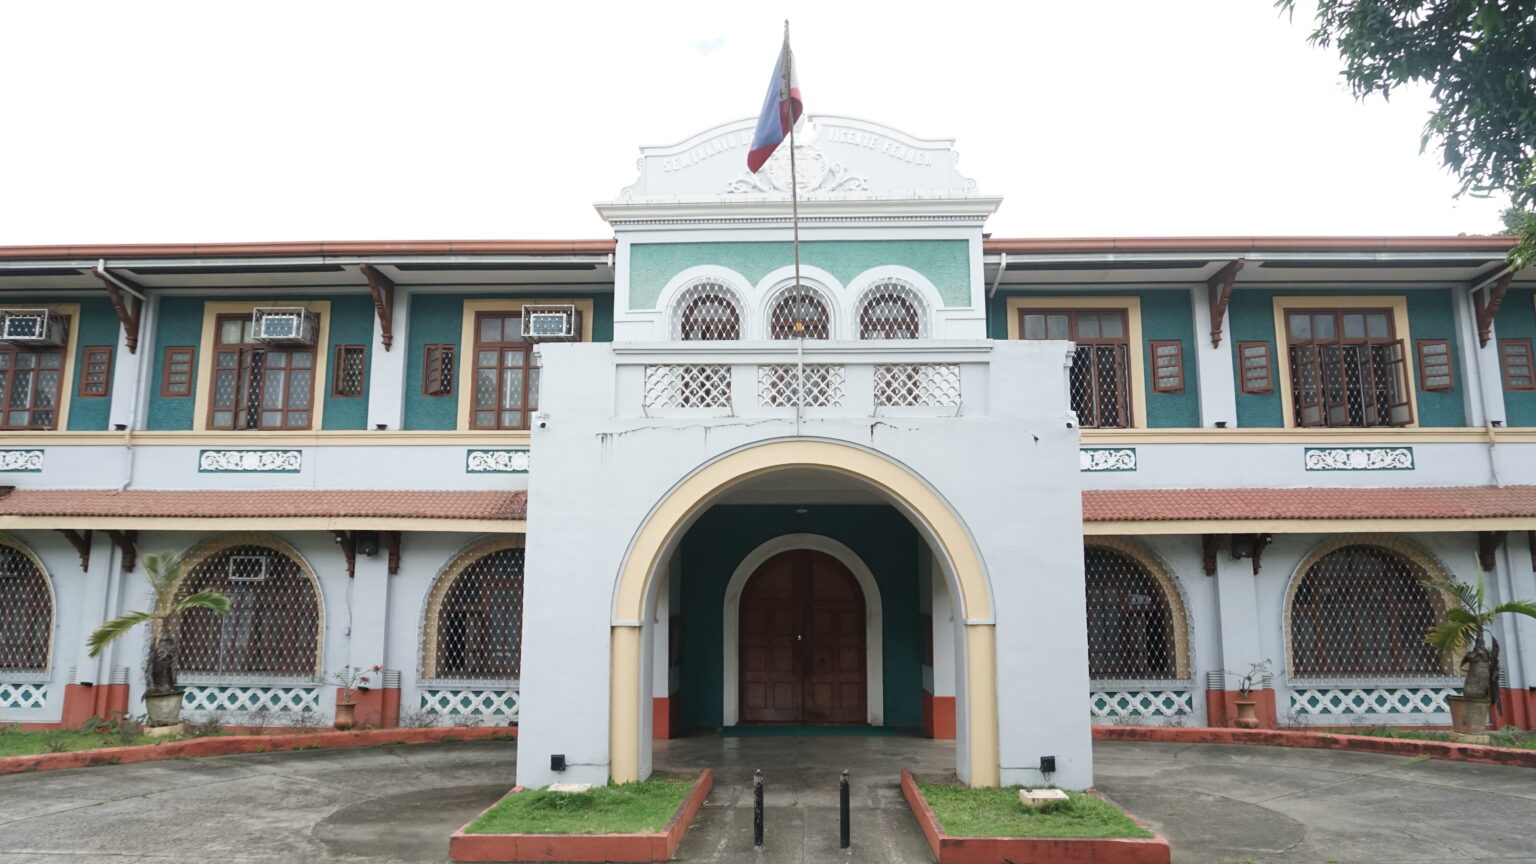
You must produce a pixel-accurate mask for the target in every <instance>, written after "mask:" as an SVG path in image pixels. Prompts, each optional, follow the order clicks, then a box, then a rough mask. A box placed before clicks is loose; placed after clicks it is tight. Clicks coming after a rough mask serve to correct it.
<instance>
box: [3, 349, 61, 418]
mask: <svg viewBox="0 0 1536 864" xmlns="http://www.w3.org/2000/svg"><path fill="white" fill-rule="evenodd" d="M69 353H70V351H69V346H68V345H65V346H63V347H62V348H60V347H48V348H35V349H34V348H17V347H13V346H9V345H0V355H3V356H5V357H7V358H9V359H8V360H7V361H5V366H4V368H3V370H0V375H3V376H4V381H3V382H0V430H3V431H6V432H44V431H51V430H56V429H59V428H60V427H61V424H60V421H61V420H63V419H64V417H63V414H64V404H63V400H64V394H65V393H67V392H68V391H69V388H68V387H67V386H65V384H64V375H65V373H66V372H68V371H69V370H68V360H69ZM49 354H57V355H58V356H59V365H58V367H57V369H56V370H55V371H57V372H58V373H59V374H58V378H57V383H56V384H55V386H54V392H53V408H52V409H45V410H51V411H52V412H53V422H52V423H50V424H48V425H47V426H37V425H32V424H27V425H16V424H13V423H11V422H10V418H11V387H12V385H13V384H14V383H15V380H16V372H17V371H18V370H20V369H21V366H20V358H21V357H24V356H31V357H36V358H38V359H37V360H34V361H33V363H34V364H36V365H33V366H31V367H28V371H31V372H33V373H34V374H33V382H34V383H33V384H31V385H28V386H29V388H30V389H29V390H28V394H27V395H28V401H27V405H26V406H25V407H23V408H20V409H18V410H21V411H25V412H26V413H27V415H28V416H29V417H30V416H31V415H32V414H35V413H37V409H36V408H34V407H33V406H35V405H36V404H37V387H36V377H37V376H36V374H35V373H36V372H38V371H41V370H42V369H43V368H44V367H43V366H42V365H41V362H42V358H43V357H44V356H45V355H49Z"/></svg>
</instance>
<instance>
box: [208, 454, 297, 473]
mask: <svg viewBox="0 0 1536 864" xmlns="http://www.w3.org/2000/svg"><path fill="white" fill-rule="evenodd" d="M303 465H304V451H303V450H203V451H200V452H199V453H198V454H197V470H198V471H199V472H202V473H207V474H226V473H233V472H248V473H254V474H297V473H299V470H300V469H301V468H302V467H303Z"/></svg>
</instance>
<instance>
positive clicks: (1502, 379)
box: [1499, 339, 1536, 393]
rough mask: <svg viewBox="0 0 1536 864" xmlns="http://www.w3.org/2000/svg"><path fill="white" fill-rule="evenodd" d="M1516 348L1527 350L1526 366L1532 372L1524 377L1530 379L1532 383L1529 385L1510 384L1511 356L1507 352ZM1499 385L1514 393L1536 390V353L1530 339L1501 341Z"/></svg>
mask: <svg viewBox="0 0 1536 864" xmlns="http://www.w3.org/2000/svg"><path fill="white" fill-rule="evenodd" d="M1516 346H1522V347H1524V348H1525V366H1526V368H1527V369H1528V370H1530V372H1529V373H1528V374H1526V375H1525V376H1522V377H1526V378H1530V379H1531V383H1529V384H1511V383H1510V380H1509V379H1510V377H1511V376H1510V374H1509V355H1508V353H1507V351H1508V349H1509V348H1512V347H1516ZM1499 383H1501V384H1503V385H1504V389H1505V390H1507V391H1510V392H1512V393H1524V392H1528V391H1531V390H1536V351H1533V349H1532V342H1531V340H1530V339H1500V340H1499Z"/></svg>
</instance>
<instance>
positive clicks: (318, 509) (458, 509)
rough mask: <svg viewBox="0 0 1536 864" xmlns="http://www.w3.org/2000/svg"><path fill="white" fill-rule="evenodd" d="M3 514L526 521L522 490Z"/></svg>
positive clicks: (116, 496) (57, 500)
mask: <svg viewBox="0 0 1536 864" xmlns="http://www.w3.org/2000/svg"><path fill="white" fill-rule="evenodd" d="M0 516H183V517H201V518H209V517H212V518H230V519H240V518H250V517H255V516H300V517H304V516H311V517H313V516H322V517H323V516H349V517H354V518H356V517H365V518H366V517H371V518H410V519H512V520H517V519H526V518H527V517H528V493H527V492H522V491H492V492H484V491H475V492H447V491H435V490H434V491H411V490H404V491H401V490H383V491H381V490H369V489H337V490H331V489H327V490H315V489H294V490H278V489H264V490H251V491H244V490H242V491H233V490H218V491H198V490H183V489H130V490H127V491H124V492H118V491H115V490H112V489H17V490H15V491H13V492H11V493H10V494H9V495H5V496H4V497H0Z"/></svg>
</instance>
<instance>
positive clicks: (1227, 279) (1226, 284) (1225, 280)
mask: <svg viewBox="0 0 1536 864" xmlns="http://www.w3.org/2000/svg"><path fill="white" fill-rule="evenodd" d="M1246 263H1248V262H1247V259H1246V258H1238V259H1237V260H1235V261H1228V262H1227V263H1226V265H1225V266H1223V267H1222V268H1221V269H1220V270H1217V271H1216V275H1215V276H1212V277H1211V278H1209V279H1207V280H1206V281H1205V288H1206V292H1207V293H1208V294H1209V295H1210V301H1211V347H1212V348H1220V347H1221V324H1222V322H1223V321H1225V320H1226V317H1227V301H1228V300H1231V299H1232V286H1233V285H1234V284H1235V283H1236V282H1237V271H1239V270H1241V269H1243V265H1244V264H1246Z"/></svg>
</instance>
